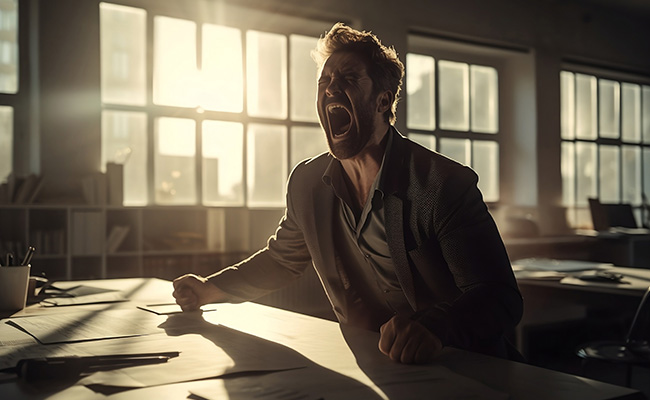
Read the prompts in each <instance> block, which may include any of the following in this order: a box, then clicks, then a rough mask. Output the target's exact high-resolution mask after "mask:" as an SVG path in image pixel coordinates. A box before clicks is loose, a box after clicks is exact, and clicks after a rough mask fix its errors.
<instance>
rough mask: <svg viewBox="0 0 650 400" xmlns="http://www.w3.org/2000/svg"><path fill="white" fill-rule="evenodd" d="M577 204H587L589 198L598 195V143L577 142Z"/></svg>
mask: <svg viewBox="0 0 650 400" xmlns="http://www.w3.org/2000/svg"><path fill="white" fill-rule="evenodd" d="M576 161H577V169H576V179H577V191H576V205H580V206H586V205H587V204H588V202H587V198H589V197H596V196H597V192H596V144H595V143H585V142H577V143H576Z"/></svg>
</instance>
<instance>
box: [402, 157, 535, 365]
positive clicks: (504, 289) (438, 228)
mask: <svg viewBox="0 0 650 400" xmlns="http://www.w3.org/2000/svg"><path fill="white" fill-rule="evenodd" d="M477 182H478V177H477V176H476V174H475V173H474V171H472V170H471V169H469V168H467V167H462V168H461V169H460V170H459V171H458V173H457V174H454V175H452V176H451V177H448V178H447V179H444V180H443V181H442V182H441V183H440V185H437V188H436V190H435V192H433V193H428V195H429V197H428V198H429V199H430V200H431V201H432V202H433V204H430V205H431V206H432V207H433V214H432V219H433V227H434V232H433V235H432V237H431V238H430V240H435V241H436V242H437V244H436V252H437V253H438V254H441V256H442V258H444V263H446V265H447V266H448V268H449V272H450V273H451V276H452V277H453V281H454V283H455V286H456V287H457V293H458V295H457V296H456V297H455V298H454V299H451V300H449V301H443V302H440V303H438V304H435V305H434V306H433V307H430V308H428V309H425V310H422V311H418V312H417V313H416V314H415V315H414V317H413V318H414V319H416V320H418V321H420V322H421V323H422V324H423V325H425V326H426V327H427V328H428V329H430V330H431V331H432V332H434V333H435V334H436V335H437V336H438V337H439V338H440V339H441V341H442V342H443V344H445V345H452V346H456V347H460V348H465V349H469V350H475V351H480V352H484V353H485V352H487V353H494V351H491V350H489V349H492V348H494V347H495V346H496V343H500V342H502V339H503V335H504V332H507V331H508V330H510V329H512V328H514V327H515V326H516V324H517V323H518V322H519V320H520V319H521V316H522V313H523V302H522V298H521V295H520V293H519V289H518V287H517V283H516V280H515V277H514V274H513V272H512V267H511V265H510V261H509V259H508V255H507V252H506V249H505V246H504V244H503V241H502V239H501V236H500V234H499V232H498V229H497V226H496V224H495V222H494V220H493V219H492V216H491V215H490V213H489V212H488V209H487V206H486V205H485V202H484V201H483V198H482V195H481V192H480V191H479V189H478V187H477ZM425 245H426V244H425ZM428 267H429V268H436V266H433V265H430V266H428Z"/></svg>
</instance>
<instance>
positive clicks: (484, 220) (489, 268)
mask: <svg viewBox="0 0 650 400" xmlns="http://www.w3.org/2000/svg"><path fill="white" fill-rule="evenodd" d="M389 134H391V135H394V137H393V145H392V149H391V152H390V154H389V158H388V159H387V160H386V163H385V165H384V171H385V172H384V173H385V174H386V175H385V176H384V193H385V197H384V210H385V224H386V236H387V241H388V246H389V249H390V253H391V256H392V259H393V261H394V265H395V272H396V275H397V278H398V280H399V282H400V284H401V286H402V289H403V291H404V294H405V295H406V298H407V300H408V301H409V303H410V304H411V307H412V308H413V311H414V314H413V316H412V318H414V319H417V320H418V321H420V322H421V323H422V324H424V325H425V326H426V327H427V328H428V329H430V330H431V331H432V332H434V333H435V334H436V335H437V336H438V337H439V338H440V339H441V341H442V342H443V344H445V345H452V346H456V347H460V348H465V349H469V350H474V351H478V352H482V353H488V354H493V355H497V356H503V357H505V356H507V353H506V347H505V346H506V345H505V342H504V340H503V335H504V333H506V332H508V331H509V330H510V329H512V328H514V326H515V325H516V324H517V323H518V322H519V320H520V319H521V314H522V311H523V307H522V299H521V296H520V294H519V290H518V288H517V284H516V281H515V278H514V275H513V272H512V268H511V266H510V262H509V260H508V255H507V253H506V250H505V247H504V245H503V242H502V240H501V237H500V235H499V232H498V230H497V227H496V225H495V223H494V220H493V219H492V217H491V215H490V214H489V212H488V210H487V206H486V205H485V203H484V202H483V199H482V195H481V193H480V191H479V190H478V188H477V186H476V184H477V182H478V177H477V175H476V174H475V173H474V171H472V170H471V169H470V168H468V167H466V166H463V165H461V164H459V163H457V162H455V161H453V160H451V159H449V158H447V157H445V156H443V155H441V154H439V153H435V152H432V151H430V150H428V149H426V148H424V147H422V146H420V145H418V144H416V143H414V142H412V141H410V140H409V139H407V138H405V137H404V136H402V135H401V134H400V133H399V132H398V131H397V130H396V129H395V128H391V130H390V132H389ZM331 160H332V157H331V155H329V154H327V153H325V154H321V155H320V156H317V157H314V158H312V159H309V160H306V161H303V162H301V163H300V164H298V165H297V166H296V167H295V168H294V170H293V171H292V173H291V176H290V178H289V183H288V186H287V208H286V211H285V215H284V217H283V218H282V220H281V221H280V225H279V227H278V229H277V230H276V232H275V234H274V235H273V236H271V238H269V240H268V244H267V246H266V247H265V248H263V249H262V250H260V251H258V252H257V253H255V254H254V255H252V256H251V257H249V258H248V259H246V260H244V261H242V262H241V263H239V264H237V265H234V266H231V267H228V268H226V269H224V270H222V271H219V272H217V273H216V274H214V275H212V276H211V277H210V281H211V282H212V283H214V284H215V285H216V286H217V287H219V288H221V289H222V290H224V291H225V292H227V293H229V294H231V295H232V296H233V299H232V300H233V301H238V300H250V299H254V298H257V297H260V296H262V295H264V294H266V293H268V292H270V291H273V290H276V289H279V288H281V287H283V286H285V285H287V284H288V283H289V282H291V281H292V280H294V279H296V278H298V277H299V276H300V275H301V274H302V272H303V271H304V269H305V268H306V267H307V266H309V264H313V266H314V268H315V269H316V272H317V273H318V276H319V278H320V280H321V282H322V284H323V287H324V288H325V291H326V293H327V296H328V297H329V299H330V302H331V303H332V308H333V310H334V312H335V314H336V315H337V316H338V317H339V320H341V322H347V321H344V320H342V315H343V314H345V313H344V312H343V310H345V307H346V304H345V302H346V300H345V299H346V297H345V293H344V289H343V284H342V282H341V278H340V276H339V272H338V270H337V267H336V261H335V251H334V244H333V238H332V221H333V218H334V217H333V210H334V201H335V199H336V197H335V195H334V194H333V192H332V190H331V189H330V188H329V187H328V186H326V185H325V184H324V183H323V182H322V176H323V173H324V172H325V170H326V168H327V166H328V165H329V163H330V162H331ZM350 322H353V321H350Z"/></svg>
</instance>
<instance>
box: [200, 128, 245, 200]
mask: <svg viewBox="0 0 650 400" xmlns="http://www.w3.org/2000/svg"><path fill="white" fill-rule="evenodd" d="M202 139H203V140H202V149H203V151H202V154H203V177H202V179H203V182H202V183H203V204H205V205H211V206H217V205H227V206H243V205H244V159H243V158H244V126H243V125H242V124H240V123H238V122H224V121H203V136H202Z"/></svg>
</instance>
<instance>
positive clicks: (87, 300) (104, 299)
mask: <svg viewBox="0 0 650 400" xmlns="http://www.w3.org/2000/svg"><path fill="white" fill-rule="evenodd" d="M120 301H127V299H126V298H125V297H124V295H123V294H122V293H121V292H104V293H98V294H89V295H85V296H78V297H50V298H48V299H45V300H43V301H41V305H43V306H45V307H49V306H75V305H81V304H100V303H115V302H120Z"/></svg>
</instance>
